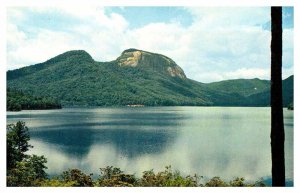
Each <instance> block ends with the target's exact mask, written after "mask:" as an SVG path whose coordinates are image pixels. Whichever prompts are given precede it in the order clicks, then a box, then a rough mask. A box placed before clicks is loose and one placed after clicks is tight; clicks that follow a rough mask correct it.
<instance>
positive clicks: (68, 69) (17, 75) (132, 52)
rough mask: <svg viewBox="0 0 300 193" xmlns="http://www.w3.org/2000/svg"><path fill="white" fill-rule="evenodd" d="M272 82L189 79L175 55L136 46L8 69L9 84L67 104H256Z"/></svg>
mask: <svg viewBox="0 0 300 193" xmlns="http://www.w3.org/2000/svg"><path fill="white" fill-rule="evenodd" d="M269 84H270V83H269V81H265V80H259V79H252V80H229V81H222V82H216V83H209V84H204V83H200V82H197V81H194V80H191V79H188V78H187V77H186V75H185V73H184V71H183V70H182V69H181V68H180V67H179V66H178V65H177V64H176V63H175V62H174V61H173V60H172V59H170V58H168V57H166V56H163V55H161V54H156V53H151V52H147V51H143V50H137V49H128V50H125V51H123V52H122V53H121V55H120V56H119V57H118V58H117V59H116V60H113V61H110V62H97V61H94V60H93V58H92V57H91V56H90V55H89V54H88V53H87V52H85V51H83V50H76V51H69V52H66V53H63V54H61V55H58V56H56V57H54V58H52V59H50V60H47V61H46V62H43V63H39V64H35V65H32V66H27V67H24V68H20V69H17V70H12V71H8V72H7V86H8V87H9V88H11V89H17V90H21V91H23V92H24V93H31V94H33V95H35V96H49V97H52V98H55V99H57V100H59V101H60V102H61V103H62V104H63V105H65V106H74V105H84V106H124V105H132V104H141V105H146V106H157V105H162V106H165V105H225V106H249V105H254V106H255V105H260V103H259V102H257V101H254V102H253V100H254V99H255V100H256V98H255V97H256V95H258V94H261V93H264V92H267V91H268V89H269ZM287 84H288V85H290V82H288V83H287ZM289 88H290V87H289ZM287 92H291V90H287ZM292 95H293V94H292ZM252 96H253V97H252ZM252 98H254V99H252ZM258 98H259V97H258ZM266 105H267V104H266Z"/></svg>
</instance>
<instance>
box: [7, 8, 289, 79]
mask: <svg viewBox="0 0 300 193" xmlns="http://www.w3.org/2000/svg"><path fill="white" fill-rule="evenodd" d="M187 10H188V11H190V12H191V13H192V14H193V16H194V20H193V21H194V22H193V23H192V25H191V26H189V27H184V26H182V25H180V24H179V23H176V22H171V23H149V24H148V25H145V26H143V27H140V28H136V29H130V28H129V22H132V21H126V20H125V18H124V17H123V16H122V15H119V14H116V13H106V12H105V9H104V8H101V7H100V8H98V7H82V8H81V7H80V10H78V9H76V8H69V7H68V8H64V7H57V8H52V9H45V8H43V9H40V8H32V9H30V12H31V13H30V14H32V13H35V14H38V13H48V14H59V15H60V16H61V17H62V19H63V18H72V19H73V20H74V21H76V22H75V23H74V24H73V25H71V26H70V27H69V28H68V30H60V29H43V28H38V29H36V32H37V33H36V35H30V36H29V35H28V34H27V33H25V32H24V31H22V29H20V28H19V26H18V24H19V23H20V22H22V21H23V20H24V18H26V14H29V13H28V10H27V12H26V11H23V12H22V9H20V8H12V10H10V11H9V14H11V15H12V16H11V17H9V20H8V29H7V32H8V33H7V34H8V39H7V45H8V46H7V47H8V48H9V49H8V54H7V56H8V65H9V69H12V68H18V67H21V66H24V65H29V64H34V63H38V62H43V61H45V60H47V59H49V58H51V57H54V56H55V55H58V54H60V53H62V52H65V51H67V50H71V49H84V50H86V51H87V52H89V53H90V54H91V55H92V57H93V58H94V59H95V60H97V61H110V60H114V59H115V58H117V57H118V56H119V54H120V53H121V52H122V51H123V50H124V49H127V48H138V49H143V50H147V51H150V52H156V53H161V54H164V55H166V56H168V57H170V58H172V59H173V60H174V61H175V62H176V63H177V64H178V65H180V66H181V67H182V68H183V69H184V71H185V73H186V74H187V76H188V77H189V78H191V79H195V80H198V81H200V82H210V81H217V80H223V79H230V78H254V77H258V78H264V79H268V77H269V72H268V69H269V66H270V38H271V34H270V32H269V31H266V30H263V29H262V28H261V25H262V24H264V23H266V22H267V21H269V19H270V16H269V11H268V10H269V8H265V7H262V8H259V7H258V8H246V7H245V8H234V7H232V8H199V7H194V8H187ZM20 15H22V18H23V20H20V17H19V16H20ZM29 27H35V26H29ZM283 39H284V44H283V51H284V54H283V62H284V65H283V66H284V67H285V68H289V69H293V29H288V30H284V33H283ZM283 71H284V73H285V72H291V73H293V72H292V71H291V70H286V71H285V69H284V70H283Z"/></svg>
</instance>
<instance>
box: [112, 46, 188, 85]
mask: <svg viewBox="0 0 300 193" xmlns="http://www.w3.org/2000/svg"><path fill="white" fill-rule="evenodd" d="M117 62H118V64H119V66H121V67H124V66H129V67H137V66H140V67H145V68H148V69H152V70H154V71H157V72H160V73H163V74H166V75H169V76H172V77H178V78H181V79H186V75H185V74H184V71H183V70H182V69H181V68H180V67H179V66H178V65H177V64H176V63H175V62H174V61H173V60H172V59H170V58H168V57H166V56H164V55H161V54H155V53H151V52H146V51H143V50H137V49H128V50H125V51H123V52H122V54H121V56H120V57H118V58H117Z"/></svg>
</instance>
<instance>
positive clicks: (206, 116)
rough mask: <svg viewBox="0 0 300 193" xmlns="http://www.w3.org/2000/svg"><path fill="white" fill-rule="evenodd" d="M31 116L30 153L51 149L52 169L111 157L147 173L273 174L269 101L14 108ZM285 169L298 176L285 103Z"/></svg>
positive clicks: (86, 166)
mask: <svg viewBox="0 0 300 193" xmlns="http://www.w3.org/2000/svg"><path fill="white" fill-rule="evenodd" d="M19 120H22V121H25V122H26V125H27V126H28V127H29V129H30V135H31V140H30V144H32V145H33V146H34V148H33V149H32V150H31V153H33V154H37V155H45V156H46V157H47V159H48V163H47V166H48V171H47V172H48V173H49V174H50V175H56V174H60V173H61V172H62V171H63V170H67V169H68V168H79V169H81V170H83V171H84V172H86V173H94V175H95V176H96V177H97V176H98V174H99V173H100V172H99V168H100V167H105V166H108V165H112V166H116V167H120V168H121V169H122V170H124V171H126V172H129V173H135V174H136V175H137V176H141V175H142V171H145V170H149V169H154V171H159V170H163V169H164V167H165V166H167V165H171V166H172V168H173V169H178V170H180V171H181V173H182V174H194V173H197V174H199V175H203V176H206V177H214V176H220V177H222V178H224V179H232V178H233V177H245V178H246V179H247V180H258V179H260V178H261V177H264V178H269V177H270V176H271V153H270V152H271V149H270V148H271V147H270V108H254V107H252V108H251V107H250V108H248V107H247V108H245V107H241V108H240V107H141V108H67V109H61V110H41V111H39V110H38V111H21V112H8V113H7V122H8V123H15V122H17V121H19ZM284 125H285V135H286V141H285V152H286V177H287V178H288V179H290V180H293V128H294V116H293V111H288V110H286V109H284Z"/></svg>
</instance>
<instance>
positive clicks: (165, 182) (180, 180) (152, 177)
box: [138, 166, 198, 187]
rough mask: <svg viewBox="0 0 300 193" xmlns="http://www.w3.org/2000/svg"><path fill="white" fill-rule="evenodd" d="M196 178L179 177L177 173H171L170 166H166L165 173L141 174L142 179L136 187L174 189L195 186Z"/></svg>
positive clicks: (151, 171)
mask: <svg viewBox="0 0 300 193" xmlns="http://www.w3.org/2000/svg"><path fill="white" fill-rule="evenodd" d="M197 185H198V177H197V175H195V176H194V177H191V176H186V177H183V176H181V175H180V172H179V171H175V172H173V171H172V169H171V166H167V167H166V169H165V171H163V172H158V173H156V174H155V173H154V172H153V170H149V171H145V172H143V177H142V178H141V179H140V180H139V183H138V186H146V187H149V186H150V187H151V186H156V187H168V186H169V187H175V186H183V187H189V186H197Z"/></svg>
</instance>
